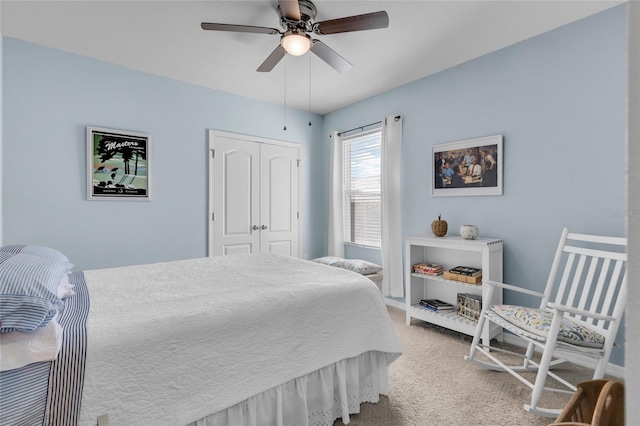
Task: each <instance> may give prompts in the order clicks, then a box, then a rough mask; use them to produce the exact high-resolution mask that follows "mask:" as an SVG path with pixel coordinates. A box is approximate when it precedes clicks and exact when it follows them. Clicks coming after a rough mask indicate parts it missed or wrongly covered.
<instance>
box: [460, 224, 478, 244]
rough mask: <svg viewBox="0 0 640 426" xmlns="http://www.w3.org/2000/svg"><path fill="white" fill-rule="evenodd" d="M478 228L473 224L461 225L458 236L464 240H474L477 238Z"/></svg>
mask: <svg viewBox="0 0 640 426" xmlns="http://www.w3.org/2000/svg"><path fill="white" fill-rule="evenodd" d="M479 232H480V230H479V229H478V227H477V226H475V225H462V226H461V227H460V236H461V237H462V238H464V239H465V240H475V239H476V238H478V233H479Z"/></svg>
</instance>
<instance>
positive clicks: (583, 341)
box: [491, 305, 604, 349]
mask: <svg viewBox="0 0 640 426" xmlns="http://www.w3.org/2000/svg"><path fill="white" fill-rule="evenodd" d="M491 310H493V312H495V313H496V314H498V315H499V316H500V317H502V318H504V319H505V320H506V321H509V322H510V323H511V324H514V325H516V326H518V327H520V328H522V329H524V330H526V331H528V332H530V333H533V334H535V335H537V336H541V337H547V335H548V334H549V328H550V327H551V321H552V320H553V313H552V312H549V311H546V310H543V309H535V308H527V307H524V306H513V305H494V306H491ZM558 341H560V342H565V343H571V344H573V345H576V346H585V347H589V348H598V349H599V348H602V346H604V337H603V336H602V335H601V334H600V333H597V332H595V331H593V330H591V329H589V328H587V327H583V326H582V325H580V324H577V323H575V322H573V321H571V320H570V319H568V318H563V319H562V324H561V325H560V332H559V333H558Z"/></svg>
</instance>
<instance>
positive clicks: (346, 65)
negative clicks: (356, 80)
mask: <svg viewBox="0 0 640 426" xmlns="http://www.w3.org/2000/svg"><path fill="white" fill-rule="evenodd" d="M312 42H313V46H311V51H312V52H313V53H315V54H316V55H318V57H319V58H320V59H322V60H323V61H325V62H326V63H328V64H329V65H331V66H332V67H333V68H335V69H336V71H338V72H345V71H349V70H350V69H351V67H352V66H353V65H351V63H350V62H349V61H347V60H346V59H345V58H343V57H342V56H340V55H338V53H337V52H336V51H335V50H333V49H331V48H330V47H329V46H327V45H326V44H324V43H323V42H321V41H320V40H313V41H312Z"/></svg>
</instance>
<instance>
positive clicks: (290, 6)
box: [201, 0, 389, 72]
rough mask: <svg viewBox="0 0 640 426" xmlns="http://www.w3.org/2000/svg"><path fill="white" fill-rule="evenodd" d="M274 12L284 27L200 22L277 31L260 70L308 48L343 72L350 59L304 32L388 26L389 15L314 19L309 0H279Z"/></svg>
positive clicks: (208, 25)
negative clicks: (277, 41)
mask: <svg viewBox="0 0 640 426" xmlns="http://www.w3.org/2000/svg"><path fill="white" fill-rule="evenodd" d="M277 12H278V15H279V16H280V25H281V26H282V28H283V29H284V31H280V30H278V29H277V28H268V27H256V26H251V25H234V24H216V23H211V22H203V23H202V24H201V27H202V29H203V30H211V31H233V32H241V33H257V34H280V44H279V45H278V47H276V48H275V50H274V51H273V52H271V54H270V55H269V56H268V57H267V59H265V61H264V62H263V63H262V65H260V66H259V67H258V70H257V71H259V72H269V71H271V70H272V69H273V67H275V66H276V65H277V64H278V62H280V60H281V59H282V58H283V57H284V55H285V54H286V53H289V54H290V55H294V56H300V55H304V54H305V53H307V51H309V50H311V51H312V52H313V53H315V54H316V55H317V56H318V57H319V58H320V59H322V60H323V61H325V62H326V63H327V64H329V65H331V66H332V67H333V68H335V69H336V70H337V71H338V72H344V71H347V70H349V69H350V68H351V67H352V65H351V64H350V63H349V61H347V60H346V59H344V58H343V57H342V56H340V55H339V54H338V53H337V52H336V51H334V50H333V49H331V48H330V47H329V46H327V45H326V44H324V43H323V42H321V41H320V40H317V39H313V38H311V36H309V34H307V33H315V34H319V35H327V34H337V33H346V32H352V31H362V30H373V29H378V28H387V27H388V26H389V16H388V15H387V12H384V11H381V12H373V13H365V14H363V15H355V16H348V17H345V18H338V19H330V20H328V21H322V22H314V19H315V17H316V12H317V10H316V6H315V5H314V4H313V3H312V2H311V1H310V0H278V7H277Z"/></svg>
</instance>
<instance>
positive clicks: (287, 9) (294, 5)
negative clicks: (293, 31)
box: [278, 0, 302, 21]
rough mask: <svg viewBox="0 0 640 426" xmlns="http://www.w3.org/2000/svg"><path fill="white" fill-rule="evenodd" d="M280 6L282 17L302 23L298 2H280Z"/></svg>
mask: <svg viewBox="0 0 640 426" xmlns="http://www.w3.org/2000/svg"><path fill="white" fill-rule="evenodd" d="M278 5H279V6H280V12H282V16H284V17H285V18H287V19H291V20H293V21H300V20H301V19H302V17H301V16H300V5H299V4H298V0H278Z"/></svg>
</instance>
